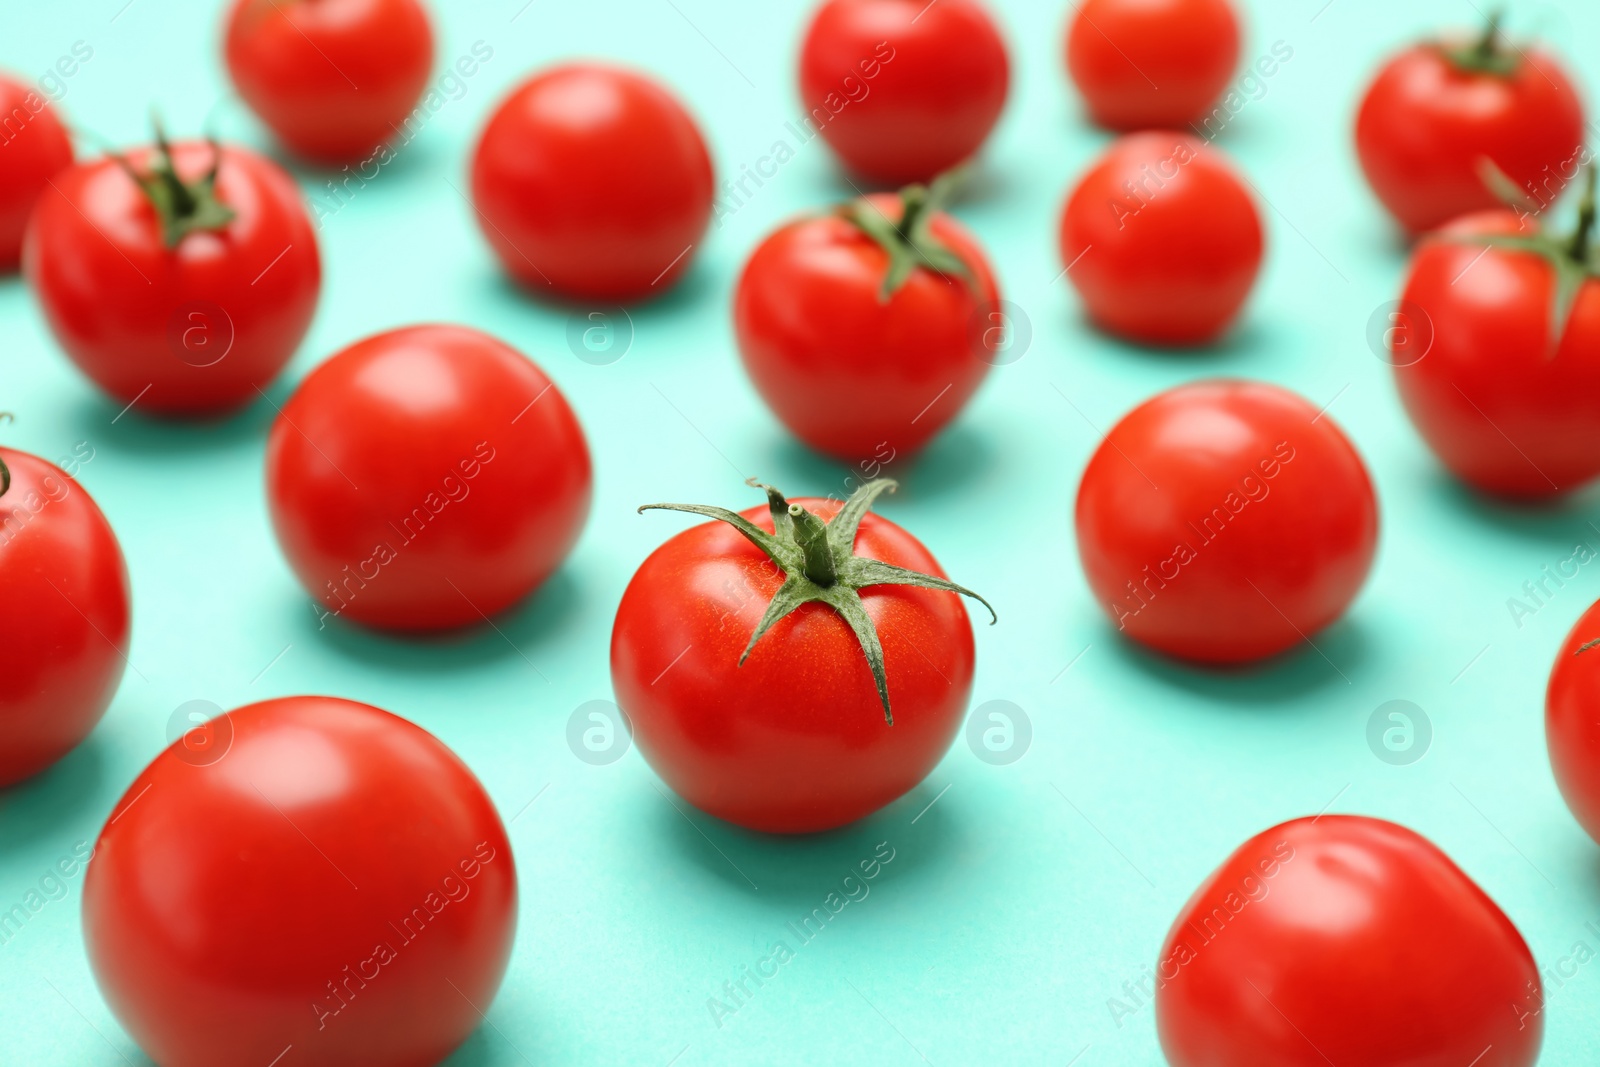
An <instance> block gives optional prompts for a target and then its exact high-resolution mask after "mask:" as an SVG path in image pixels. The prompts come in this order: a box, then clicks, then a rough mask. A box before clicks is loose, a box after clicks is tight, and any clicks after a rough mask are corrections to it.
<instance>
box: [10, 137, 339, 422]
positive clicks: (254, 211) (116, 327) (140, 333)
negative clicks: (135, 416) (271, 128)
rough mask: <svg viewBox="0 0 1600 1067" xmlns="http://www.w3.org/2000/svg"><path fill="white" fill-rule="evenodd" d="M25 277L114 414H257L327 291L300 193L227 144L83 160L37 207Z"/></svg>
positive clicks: (159, 147) (259, 160)
mask: <svg viewBox="0 0 1600 1067" xmlns="http://www.w3.org/2000/svg"><path fill="white" fill-rule="evenodd" d="M23 266H24V270H25V272H26V274H27V277H28V282H29V286H30V288H31V289H32V290H33V293H34V295H35V297H36V298H37V299H38V301H39V305H40V307H41V309H42V310H43V311H44V316H45V321H46V322H47V323H48V324H49V326H50V329H51V332H52V333H54V334H55V337H56V340H57V341H59V342H60V344H61V347H62V348H63V349H65V350H66V353H67V355H68V356H69V357H70V358H71V359H72V361H73V362H74V363H76V364H77V365H78V368H79V369H80V370H82V371H83V372H84V373H85V374H86V375H88V376H89V378H90V379H91V380H92V381H93V382H94V383H95V384H96V385H98V386H99V387H100V388H101V389H103V390H104V391H105V392H106V393H107V394H109V395H110V397H111V398H112V400H113V401H115V402H116V403H117V404H119V405H129V406H131V405H133V404H135V403H137V404H138V406H139V410H141V411H145V412H150V413H152V414H156V415H166V416H205V415H219V414H223V413H226V412H229V411H233V410H235V409H237V408H239V407H242V406H243V405H245V404H248V403H250V402H251V401H253V400H255V399H256V398H257V397H259V396H260V395H261V390H263V389H265V388H266V386H268V385H269V384H271V382H272V380H273V379H274V378H275V377H277V375H278V372H279V371H281V370H282V369H283V366H284V364H286V363H287V362H288V361H289V357H290V356H292V355H293V354H294V350H295V349H296V348H297V347H298V346H299V344H300V341H301V339H302V338H303V337H304V336H305V333H306V330H307V328H308V327H309V326H310V325H311V316H312V313H313V312H314V311H315V310H316V306H317V295H318V292H319V290H320V288H321V285H322V267H321V260H320V258H319V256H318V254H317V238H316V232H315V231H314V230H313V229H312V227H311V219H310V218H309V217H308V216H307V214H306V209H305V206H304V203H303V202H302V200H301V197H300V190H299V187H298V186H296V185H295V183H294V180H293V179H292V178H290V177H289V175H287V174H286V173H284V171H283V169H282V168H281V167H279V166H278V165H277V164H275V163H273V162H271V161H270V160H267V159H264V158H263V157H261V156H258V155H256V154H255V153H253V152H250V151H247V150H245V149H242V148H238V147H235V146H233V145H219V144H217V143H216V142H214V141H213V142H204V141H181V142H178V143H176V144H168V143H167V140H166V138H165V136H164V135H163V134H162V133H161V131H160V128H159V126H158V127H157V131H156V141H155V144H154V145H153V146H151V147H149V148H146V149H141V150H139V151H136V152H133V153H130V154H129V155H127V156H125V157H124V156H121V155H116V154H113V155H109V156H106V157H104V158H101V159H96V160H92V161H89V162H85V163H80V164H78V165H77V166H75V167H72V168H70V169H68V170H66V171H64V172H62V173H61V174H60V175H58V176H57V177H56V179H55V181H54V183H53V187H52V188H51V189H50V190H49V191H48V192H46V193H45V194H44V195H43V196H41V197H40V198H39V203H38V206H37V207H36V208H35V209H34V213H33V219H32V221H31V222H30V223H29V226H28V234H27V238H26V240H25V242H24V249H23Z"/></svg>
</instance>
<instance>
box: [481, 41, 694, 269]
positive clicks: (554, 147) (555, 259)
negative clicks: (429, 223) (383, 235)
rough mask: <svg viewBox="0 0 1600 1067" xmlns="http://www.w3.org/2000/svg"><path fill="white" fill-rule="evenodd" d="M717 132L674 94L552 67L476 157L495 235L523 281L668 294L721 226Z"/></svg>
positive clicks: (504, 259) (630, 77)
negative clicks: (710, 148)
mask: <svg viewBox="0 0 1600 1067" xmlns="http://www.w3.org/2000/svg"><path fill="white" fill-rule="evenodd" d="M714 194H715V177H714V175H713V173H712V167H711V156H710V154H709V153H708V152H707V151H706V144H705V139H704V137H703V136H702V135H701V133H700V129H699V127H698V126H696V125H695V121H694V119H693V118H692V117H691V116H690V115H689V113H688V112H687V111H686V110H684V107H683V105H682V104H680V103H679V102H678V100H677V98H676V97H674V96H673V95H672V93H670V92H669V91H668V90H667V89H665V88H663V87H662V86H661V85H658V84H657V83H656V82H654V81H652V80H651V79H649V78H647V77H645V76H644V75H642V74H636V73H634V72H632V71H629V70H623V69H620V68H617V67H608V66H601V65H597V64H593V63H571V64H564V65H561V66H555V67H550V68H548V69H546V70H543V71H541V72H539V73H538V74H536V75H534V76H533V77H532V78H529V79H528V80H527V81H525V82H523V83H522V84H521V85H520V86H518V87H517V88H516V89H514V90H513V91H512V92H511V95H510V96H508V97H507V98H506V99H505V100H504V101H502V102H501V103H500V105H499V106H498V107H497V108H496V109H495V111H494V114H493V115H492V116H490V118H489V122H488V124H487V125H486V126H484V129H483V134H482V135H481V136H480V138H479V140H478V146H477V149H476V151H475V152H474V153H473V157H472V202H473V205H474V207H475V208H476V209H477V215H478V222H479V225H480V227H481V228H482V230H483V235H484V236H485V237H486V238H488V240H489V244H490V246H491V247H492V248H493V249H494V252H495V254H496V255H497V256H498V257H499V258H500V263H501V265H502V266H503V267H504V268H505V269H506V272H507V273H509V274H510V275H511V276H512V277H513V278H515V279H516V280H517V281H518V282H520V283H522V284H523V285H524V286H526V287H527V288H529V289H531V290H533V291H534V292H536V293H539V292H554V293H555V294H557V295H559V296H562V297H566V298H569V299H574V300H635V299H639V298H642V297H646V296H652V295H655V294H657V293H662V292H665V291H666V290H667V289H670V288H671V287H672V285H673V284H674V283H675V282H676V281H677V280H678V278H680V277H681V276H682V275H683V273H684V271H686V270H687V269H688V267H689V263H690V261H691V260H692V259H693V258H694V257H693V249H694V248H695V247H697V246H698V245H699V243H700V241H701V239H702V237H703V236H704V235H705V231H706V225H707V224H708V223H709V222H710V221H711V202H712V198H713V196H714Z"/></svg>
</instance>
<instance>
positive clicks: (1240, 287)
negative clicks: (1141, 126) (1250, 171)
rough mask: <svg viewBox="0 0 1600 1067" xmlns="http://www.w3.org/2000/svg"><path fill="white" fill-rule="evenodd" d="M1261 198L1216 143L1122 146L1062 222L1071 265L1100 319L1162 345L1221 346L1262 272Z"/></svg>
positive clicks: (1179, 139)
mask: <svg viewBox="0 0 1600 1067" xmlns="http://www.w3.org/2000/svg"><path fill="white" fill-rule="evenodd" d="M1261 250H1262V236H1261V217H1260V215H1259V214H1258V213H1257V211H1256V205H1255V200H1254V199H1253V198H1252V197H1251V196H1250V193H1249V192H1247V191H1246V189H1245V186H1244V184H1243V182H1241V181H1240V179H1239V177H1238V176H1237V175H1236V174H1235V173H1234V170H1233V167H1232V166H1231V165H1230V164H1229V163H1228V162H1227V158H1226V157H1225V156H1224V155H1223V154H1222V151H1221V150H1220V149H1218V148H1217V147H1216V146H1215V145H1207V144H1205V143H1204V142H1202V141H1200V140H1199V139H1197V138H1194V137H1190V136H1189V135H1188V134H1182V133H1154V132H1153V133H1135V134H1129V135H1128V136H1126V137H1122V138H1119V139H1118V140H1117V141H1116V142H1115V143H1113V144H1112V145H1111V147H1110V148H1109V149H1107V150H1106V153H1105V155H1103V156H1101V157H1100V159H1099V161H1098V162H1096V163H1095V164H1094V166H1093V167H1091V168H1089V172H1088V173H1087V174H1085V175H1084V176H1083V178H1082V180H1081V181H1079V183H1078V187H1077V188H1076V189H1074V190H1073V191H1072V195H1071V196H1070V197H1068V199H1067V203H1066V208H1065V210H1064V211H1063V212H1062V216H1061V258H1062V262H1063V264H1064V265H1065V266H1066V268H1067V272H1066V273H1067V277H1068V278H1069V279H1070V280H1071V281H1072V284H1073V285H1074V286H1075V287H1076V288H1077V290H1078V293H1079V294H1080V295H1081V296H1082V297H1083V303H1084V308H1085V310H1086V311H1087V312H1088V314H1089V318H1090V319H1092V320H1093V321H1094V323H1095V324H1096V325H1098V326H1100V327H1101V328H1102V329H1105V330H1107V331H1109V332H1111V333H1114V334H1118V335H1119V336H1122V337H1126V338H1128V339H1130V340H1133V341H1140V342H1144V343H1147V344H1156V345H1199V344H1205V343H1206V342H1208V341H1212V340H1215V339H1216V338H1217V337H1218V336H1219V335H1220V334H1221V333H1222V332H1223V331H1224V330H1226V329H1227V328H1228V325H1229V324H1230V323H1231V322H1233V320H1234V318H1235V317H1236V316H1237V315H1238V314H1239V309H1240V308H1241V307H1243V306H1244V302H1245V298H1246V297H1248V296H1249V295H1250V289H1251V287H1252V286H1254V285H1255V281H1256V274H1257V273H1258V272H1259V271H1260V269H1261Z"/></svg>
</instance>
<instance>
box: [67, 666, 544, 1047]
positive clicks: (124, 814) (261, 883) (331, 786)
mask: <svg viewBox="0 0 1600 1067" xmlns="http://www.w3.org/2000/svg"><path fill="white" fill-rule="evenodd" d="M197 729H199V730H204V731H207V732H208V737H207V739H206V743H205V744H204V745H195V744H189V743H187V739H180V740H178V741H176V742H174V743H173V744H172V746H171V747H169V748H168V749H167V750H166V751H164V752H163V753H161V755H159V756H157V757H156V758H155V760H154V762H152V763H151V764H150V766H149V767H147V768H145V771H144V773H143V774H141V775H139V777H138V778H136V779H134V781H133V784H132V785H130V786H129V787H128V791H127V793H125V794H124V795H123V797H122V799H121V801H119V802H118V804H117V806H116V808H115V810H114V811H113V812H112V815H111V819H110V821H108V822H107V823H106V825H105V828H104V829H103V830H101V831H100V840H99V843H98V844H97V845H96V846H95V852H94V861H93V862H92V863H91V864H90V865H89V873H88V875H87V876H86V878H85V880H84V886H83V928H84V939H85V941H86V942H87V945H88V950H89V963H90V965H91V966H92V967H93V968H94V974H95V979H96V981H97V982H98V983H99V985H100V991H101V993H102V994H103V995H104V996H105V999H106V1003H107V1004H109V1005H110V1007H111V1010H112V1012H113V1013H114V1014H115V1015H116V1017H117V1019H118V1021H119V1022H121V1023H122V1025H123V1026H124V1027H125V1028H126V1029H127V1031H128V1033H129V1034H131V1035H132V1036H133V1038H134V1040H135V1041H137V1042H138V1043H139V1046H140V1047H141V1048H143V1049H144V1051H145V1052H146V1053H147V1054H148V1055H149V1056H150V1058H151V1059H153V1060H155V1061H156V1062H158V1063H160V1064H162V1065H163V1067H210V1065H212V1064H220V1063H261V1064H269V1063H272V1062H273V1060H274V1058H275V1057H283V1062H284V1063H288V1062H291V1059H290V1057H292V1062H294V1063H297V1064H305V1065H307V1067H343V1065H346V1064H352V1063H361V1064H365V1065H368V1067H427V1065H431V1064H436V1063H439V1062H440V1061H442V1060H443V1059H444V1058H445V1057H446V1056H448V1055H449V1054H450V1052H451V1050H452V1049H454V1048H455V1047H456V1046H457V1045H459V1044H460V1043H461V1042H462V1041H464V1040H465V1039H466V1038H467V1036H468V1035H469V1034H471V1033H472V1031H473V1030H474V1029H476V1028H477V1026H478V1024H479V1023H480V1022H481V1021H482V1016H481V1015H480V1014H479V1013H480V1012H482V1011H487V1010H488V1009H489V1004H490V1002H491V1001H493V1000H494V995H495V991H496V990H497V989H499V987H500V979H501V978H502V977H503V976H504V974H505V969H506V961H507V959H508V958H509V956H510V954H511V942H512V938H513V936H514V935H515V932H516V921H517V876H516V869H515V866H514V865H513V862H512V857H511V845H510V842H509V841H507V840H506V832H505V828H504V827H503V826H502V825H501V823H500V816H499V815H498V814H497V813H496V812H495V808H494V804H493V803H492V802H491V801H490V799H489V797H488V794H486V793H485V792H484V791H483V786H482V785H480V784H479V783H478V780H477V778H475V777H473V774H472V771H471V770H469V769H468V768H467V765H466V764H464V763H462V762H461V760H460V759H459V758H457V756H456V755H455V753H453V752H451V751H450V750H449V749H448V748H446V747H445V746H444V745H443V744H441V743H440V742H439V740H438V739H437V738H435V737H434V736H433V735H432V734H430V733H428V732H427V731H425V730H423V729H422V728H420V727H418V726H415V725H413V724H411V723H409V722H406V721H405V720H404V719H401V718H397V717H396V716H393V715H390V714H389V713H388V712H386V711H380V710H379V709H377V708H374V707H370V706H368V705H366V704H357V703H355V702H354V701H350V700H339V699H337V698H334V697H287V698H284V699H280V700H268V701H264V702H262V703H260V704H251V705H249V706H247V707H243V708H239V709H237V710H235V711H232V712H229V713H228V714H227V715H223V716H219V717H218V718H216V719H213V720H211V721H210V722H208V723H206V724H205V725H204V726H202V727H198V728H197Z"/></svg>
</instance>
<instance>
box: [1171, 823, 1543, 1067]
mask: <svg viewBox="0 0 1600 1067" xmlns="http://www.w3.org/2000/svg"><path fill="white" fill-rule="evenodd" d="M1154 984H1155V986H1156V992H1155V1003H1156V1026H1157V1029H1158V1030H1159V1032H1160V1035H1161V1049H1162V1051H1163V1052H1165V1053H1166V1057H1167V1062H1168V1063H1169V1064H1171V1067H1239V1065H1242V1064H1249V1065H1250V1067H1328V1065H1329V1064H1341V1065H1343V1064H1352V1065H1354V1064H1360V1065H1361V1067H1467V1065H1468V1064H1471V1065H1472V1067H1532V1064H1533V1063H1534V1061H1535V1060H1536V1059H1538V1056H1539V1044H1540V1041H1541V1040H1542V1037H1543V1031H1544V1022H1543V1020H1542V1019H1541V1017H1540V1015H1539V1010H1540V1007H1541V1004H1542V1001H1541V999H1540V992H1539V990H1540V985H1539V970H1538V967H1537V966H1535V964H1534V961H1533V955H1532V954H1531V953H1530V952H1529V951H1528V946H1527V944H1526V943H1525V942H1524V941H1523V940H1522V935H1521V934H1519V933H1518V932H1517V928H1516V927H1515V926H1513V925H1512V924H1511V920H1510V919H1508V918H1506V916H1505V913H1503V912H1502V911H1501V910H1500V909H1499V908H1498V907H1496V906H1495V903H1494V901H1492V900H1490V899H1489V897H1488V896H1487V895H1486V894H1485V893H1484V892H1483V890H1481V889H1479V888H1478V886H1477V884H1476V883H1474V882H1473V881H1472V879H1470V878H1468V877H1467V876H1466V875H1465V874H1463V873H1462V871H1461V868H1459V867H1457V866H1456V865H1455V864H1454V863H1452V862H1451V861H1450V857H1448V856H1446V855H1445V854H1444V853H1443V852H1441V851H1439V849H1438V848H1437V847H1435V846H1434V844H1433V843H1432V842H1430V841H1428V840H1427V839H1426V838H1424V837H1421V836H1420V835H1418V834H1415V833H1413V832H1412V831H1410V830H1407V829H1406V828H1405V827H1403V826H1396V825H1395V824H1394V823H1390V822H1384V821H1383V820H1381V819H1369V818H1366V817H1364V816H1360V815H1323V816H1320V817H1318V818H1305V819H1295V820H1294V821H1292V822H1286V823H1284V824H1282V825H1281V826H1275V827H1273V828H1272V829H1270V830H1267V831H1264V832H1263V833H1260V834H1258V835H1256V836H1255V837H1253V838H1251V839H1250V840H1249V841H1246V842H1245V843H1244V844H1243V845H1241V846H1240V847H1239V849H1238V851H1236V852H1235V853H1234V854H1233V855H1232V856H1229V857H1228V859H1227V860H1226V861H1225V862H1224V863H1223V864H1222V866H1221V867H1218V868H1217V869H1216V871H1215V872H1213V873H1212V875H1211V877H1209V878H1207V879H1206V881H1205V883H1204V884H1202V885H1201V886H1200V888H1199V889H1197V890H1196V891H1195V894H1194V896H1192V897H1190V898H1189V902H1188V903H1187V904H1185V905H1184V907H1183V911H1182V912H1180V913H1179V915H1178V918H1177V921H1176V922H1174V923H1173V924H1172V931H1171V932H1170V933H1169V934H1167V940H1166V943H1165V945H1163V947H1162V950H1161V958H1160V960H1159V961H1158V962H1157V964H1156V972H1155V975H1154Z"/></svg>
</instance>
